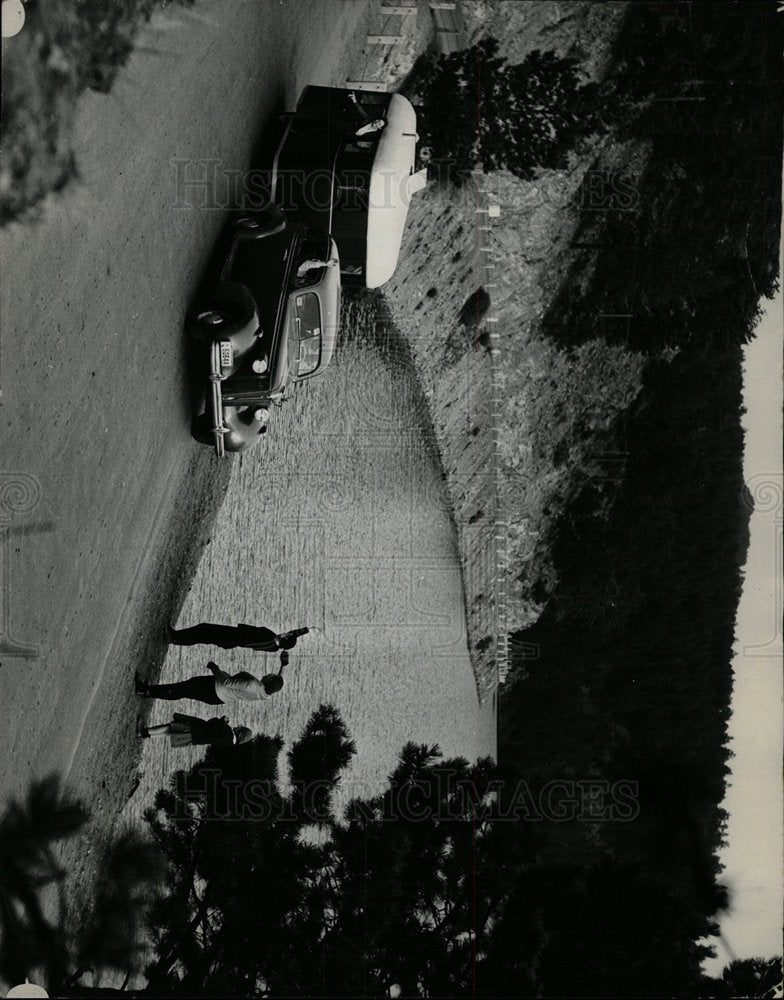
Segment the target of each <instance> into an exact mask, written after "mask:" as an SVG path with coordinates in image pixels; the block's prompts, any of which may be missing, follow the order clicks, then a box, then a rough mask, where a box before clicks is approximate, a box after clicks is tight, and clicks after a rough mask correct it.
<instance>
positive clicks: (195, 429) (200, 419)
mask: <svg viewBox="0 0 784 1000" xmlns="http://www.w3.org/2000/svg"><path fill="white" fill-rule="evenodd" d="M191 436H192V437H193V438H194V440H196V441H198V442H199V444H207V445H214V444H215V437H214V435H213V433H212V419H211V418H210V415H209V413H207V412H206V411H205V412H204V413H200V414H199V415H198V416H197V417H194V418H193V420H192V421H191Z"/></svg>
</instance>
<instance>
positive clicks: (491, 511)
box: [376, 0, 644, 695]
mask: <svg viewBox="0 0 784 1000" xmlns="http://www.w3.org/2000/svg"><path fill="white" fill-rule="evenodd" d="M462 6H463V15H464V18H465V23H466V31H467V34H468V37H469V39H470V40H471V41H475V40H477V39H478V38H479V37H481V36H482V35H483V34H487V35H492V36H494V37H496V38H498V39H499V40H500V41H501V51H502V53H503V54H504V55H506V56H507V58H509V59H510V60H511V61H514V62H517V61H520V60H521V59H522V58H524V57H525V55H526V54H527V53H528V52H530V51H532V50H533V49H537V48H540V49H553V50H555V51H556V52H557V53H558V54H559V55H572V56H575V57H577V58H579V59H580V60H581V62H582V65H583V67H584V72H585V74H586V76H587V77H591V78H598V77H600V76H601V75H602V74H603V73H604V72H605V70H606V66H607V61H608V56H609V49H610V45H611V42H612V39H613V38H614V36H615V34H616V32H617V30H618V27H619V26H620V23H621V19H622V17H623V13H624V8H625V6H626V5H625V4H623V3H607V4H596V3H589V2H574V3H563V2H558V3H556V2H552V3H551V2H549V0H540V2H537V3H526V4H519V3H510V2H504V0H502V2H482V0H470V2H464V3H463V5H462ZM422 13H423V12H422V11H420V18H421V15H422ZM409 54H410V55H411V56H413V55H414V54H415V49H414V48H413V47H410V48H409ZM408 65H410V63H409V64H408ZM376 70H377V71H378V72H379V73H386V80H387V82H388V83H389V84H390V86H392V87H394V86H395V85H398V84H399V83H400V82H401V80H402V79H403V76H404V74H405V72H406V71H407V65H406V60H405V59H400V58H398V59H397V64H396V66H395V67H394V69H390V67H389V66H388V65H387V66H386V67H385V66H384V65H383V64H379V65H378V66H377V67H376ZM643 157H644V151H642V150H632V149H623V148H619V147H616V146H614V145H613V143H612V142H611V141H610V140H608V139H597V140H596V142H595V143H594V146H593V149H592V150H591V152H590V153H587V154H584V155H583V156H581V157H579V158H578V157H576V156H575V157H574V158H573V160H572V162H571V163H570V166H569V168H568V169H566V170H563V171H543V172H541V174H540V176H539V177H538V178H537V179H536V180H535V181H532V182H523V181H520V180H518V179H517V178H515V177H513V176H511V175H507V174H503V173H494V174H491V175H478V177H477V180H476V183H473V184H468V185H466V186H464V187H463V188H462V189H460V190H457V191H456V190H454V189H450V188H445V187H441V186H438V185H432V186H430V187H429V188H428V189H427V190H426V191H424V192H423V193H421V194H419V195H417V196H416V197H415V198H414V199H413V201H412V204H411V208H410V211H409V221H408V225H407V229H406V233H405V236H404V240H403V247H402V252H401V257H400V262H399V265H398V268H397V271H396V273H395V275H394V277H393V278H392V279H391V280H390V281H389V282H388V284H387V285H386V286H384V295H385V298H386V300H387V302H388V305H389V309H390V312H391V313H392V315H393V317H394V319H395V321H396V323H397V325H398V327H399V329H400V330H401V331H402V332H403V333H404V334H405V336H406V337H407V338H408V341H409V344H410V346H411V350H412V356H413V358H414V363H415V365H416V367H417V371H418V373H419V376H420V379H421V381H422V384H423V387H424V390H425V393H426V396H427V398H428V400H429V403H430V406H431V417H432V421H433V425H434V428H435V432H436V438H437V442H438V447H439V449H440V452H441V458H442V463H443V467H444V473H445V477H446V481H447V486H448V489H449V493H450V498H451V502H452V507H453V510H454V515H455V520H456V523H457V526H458V534H459V538H460V548H461V557H462V561H463V572H464V583H465V594H466V598H465V599H466V610H467V613H468V619H469V622H470V626H469V629H470V634H469V645H470V648H471V653H472V656H473V658H474V665H475V670H476V673H477V681H478V685H479V689H480V693H481V694H482V695H487V694H488V693H490V692H491V691H493V690H494V688H495V686H496V684H497V683H498V679H499V675H500V679H503V676H504V674H505V666H506V662H505V661H506V656H507V649H506V641H505V639H506V635H507V633H508V632H511V631H514V630H516V629H519V628H521V627H523V626H525V625H528V624H530V623H531V622H533V621H534V620H536V618H537V617H538V615H539V613H540V612H541V608H542V606H543V602H544V601H545V600H546V597H547V594H548V592H549V591H550V590H551V588H552V586H553V584H554V579H553V574H552V570H551V568H550V565H549V560H548V553H547V535H548V529H549V527H550V525H551V524H552V522H553V520H554V518H556V517H557V515H558V513H559V511H560V510H561V509H562V507H563V504H564V501H565V499H566V498H567V496H568V495H569V492H570V489H572V488H573V486H574V483H575V481H576V479H577V478H579V477H584V476H586V475H592V476H610V477H611V476H612V474H613V468H614V463H615V462H616V461H617V460H618V459H619V456H614V455H607V454H604V453H603V452H602V446H601V443H600V442H601V434H602V431H603V430H605V429H606V428H607V427H609V425H610V424H611V423H612V421H613V419H614V418H615V417H616V416H617V414H618V413H619V412H621V411H623V410H624V409H625V408H626V407H627V406H628V405H629V403H630V402H631V401H632V400H633V399H634V397H635V395H636V394H637V392H638V390H639V385H640V375H641V360H640V359H639V357H637V356H635V355H632V354H630V353H629V352H627V351H625V350H623V349H621V348H611V347H608V346H607V345H606V344H604V343H603V342H602V341H596V342H591V343H588V344H585V345H583V346H582V347H581V348H579V349H577V350H575V351H571V352H565V351H563V350H560V349H558V348H557V347H556V345H554V344H553V343H552V342H551V341H549V340H546V339H545V338H544V337H543V335H542V333H541V319H542V316H543V315H544V313H545V311H546V309H547V307H548V305H549V303H550V302H551V301H552V299H553V297H554V295H555V293H556V292H557V290H558V287H559V283H560V282H561V281H562V280H563V279H564V276H565V273H566V268H567V264H568V262H569V260H570V258H571V255H572V254H573V253H574V251H573V250H571V249H570V239H571V238H572V236H573V233H574V231H575V229H576V227H577V224H578V222H579V220H580V215H581V212H583V211H589V210H591V209H592V206H591V205H580V204H576V203H575V194H576V193H577V192H578V189H579V188H580V185H581V183H582V182H583V180H584V178H585V176H586V173H587V172H588V171H589V170H597V182H598V183H599V185H600V186H601V185H602V184H604V185H605V186H606V185H612V174H613V164H623V166H624V169H625V170H626V171H627V173H628V170H629V164H630V163H631V164H632V165H633V164H634V162H635V159H638V160H640V161H641V160H642V158H643ZM598 166H600V167H601V169H600V170H599V169H597V167H598ZM627 183H628V178H627ZM490 204H496V205H498V206H499V207H500V216H499V217H497V218H491V217H490V216H488V214H487V212H486V210H487V208H488V206H489V205H490ZM478 210H479V211H478ZM480 288H485V289H486V290H487V292H488V293H489V295H490V308H489V312H488V313H487V316H486V317H484V319H482V318H481V317H477V319H478V322H476V323H475V324H469V325H468V326H466V325H464V324H461V323H460V321H459V315H460V312H461V309H462V308H463V307H464V305H465V303H466V301H467V300H468V299H469V297H470V296H471V295H472V294H474V293H475V292H476V291H477V290H478V289H480ZM528 655H531V656H535V655H536V651H535V650H531V651H528Z"/></svg>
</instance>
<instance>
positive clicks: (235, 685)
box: [135, 653, 287, 705]
mask: <svg viewBox="0 0 784 1000" xmlns="http://www.w3.org/2000/svg"><path fill="white" fill-rule="evenodd" d="M283 655H284V656H285V655H287V654H285V653H284V654H283ZM207 668H208V669H209V670H211V671H212V676H211V677H210V676H208V675H206V674H205V675H204V676H201V677H189V678H188V680H187V681H177V682H175V683H174V684H147V683H146V682H145V681H143V680H142V679H141V677H140V676H139V674H138V673H137V674H136V678H135V680H136V693H137V694H138V695H141V696H142V697H143V698H161V699H163V700H164V701H178V700H179V699H180V698H192V699H193V701H201V702H203V703H204V704H205V705H225V704H226V703H227V702H231V701H261V700H262V699H263V698H269V697H270V695H272V694H275V692H276V691H280V689H281V688H282V687H283V678H282V677H281V676H280V671H281V670H282V669H283V664H281V666H280V670H279V671H278V673H277V674H267V675H266V676H265V677H262V678H261V680H259V679H258V678H257V677H254V676H253V674H249V673H247V672H246V671H244V670H243V671H240V673H238V674H227V673H226V671H225V670H221V668H220V667H219V666H218V664H217V663H213V662H212V661H210V662H209V663H208V664H207Z"/></svg>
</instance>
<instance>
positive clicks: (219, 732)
mask: <svg viewBox="0 0 784 1000" xmlns="http://www.w3.org/2000/svg"><path fill="white" fill-rule="evenodd" d="M136 735H137V736H138V737H139V739H142V740H146V739H150V737H156V736H168V737H169V739H170V741H171V745H172V746H173V747H190V746H207V745H209V746H213V747H233V746H239V745H240V744H241V743H247V742H248V740H250V739H251V738H252V737H253V733H252V732H251V731H250V729H248V728H247V726H233V727H232V726H230V725H229V722H228V719H227V718H226V716H225V715H224V716H221V718H217V717H216V718H214V719H208V720H207V721H206V722H205V721H204V719H197V718H196V717H195V716H193V715H181V714H180V713H179V712H175V713H174V718H173V719H172V721H171V722H164V723H162V724H161V725H158V726H139V727H138V729H137V731H136Z"/></svg>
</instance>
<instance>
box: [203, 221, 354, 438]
mask: <svg viewBox="0 0 784 1000" xmlns="http://www.w3.org/2000/svg"><path fill="white" fill-rule="evenodd" d="M214 264H216V265H217V278H216V279H214V280H212V281H210V283H209V285H208V287H207V289H206V292H205V293H202V294H201V295H200V296H199V299H198V300H197V301H196V302H195V303H194V305H193V306H192V308H191V309H190V310H189V313H188V318H187V330H188V333H189V334H190V336H191V338H192V340H193V344H194V351H195V353H196V356H197V364H198V366H199V367H200V368H201V370H202V371H203V372H204V378H205V382H206V392H205V397H206V398H205V407H204V412H203V413H200V414H199V415H198V416H197V417H196V418H195V419H194V421H193V425H192V433H193V436H194V437H195V438H196V440H197V441H200V442H201V443H203V444H210V445H214V447H215V450H216V452H217V454H218V455H220V456H222V455H223V454H224V453H225V452H226V451H231V452H237V451H243V450H244V449H246V448H248V447H249V446H251V445H252V444H254V443H255V442H257V441H258V440H259V438H260V437H261V436H262V435H263V434H264V433H266V430H267V423H268V420H269V416H270V408H271V407H272V406H275V405H276V404H278V405H279V404H280V403H281V402H282V401H283V400H284V399H285V398H286V395H287V393H288V392H289V389H290V387H291V386H293V385H296V384H297V383H299V382H302V381H303V380H305V379H309V378H313V377H314V376H316V375H318V374H319V373H320V372H322V371H323V370H324V368H325V367H326V366H327V365H328V364H329V362H330V359H331V358H332V354H333V351H334V348H335V340H336V338H337V332H338V323H339V313H340V259H339V257H338V251H337V247H336V246H335V242H334V241H333V240H332V238H331V237H330V236H329V234H328V233H327V232H325V231H324V230H323V229H319V228H317V227H314V226H309V225H307V224H306V223H304V222H303V221H297V220H294V219H292V218H290V217H288V216H287V215H286V214H285V213H283V212H282V211H280V210H279V209H278V208H277V207H275V206H269V207H267V208H266V209H264V210H263V211H259V212H244V213H241V214H238V215H235V216H234V217H233V218H232V219H231V221H230V222H229V225H228V228H227V230H226V231H225V232H224V234H223V236H222V238H221V240H219V244H218V248H217V250H216V260H215V261H214ZM205 368H206V371H205Z"/></svg>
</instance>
